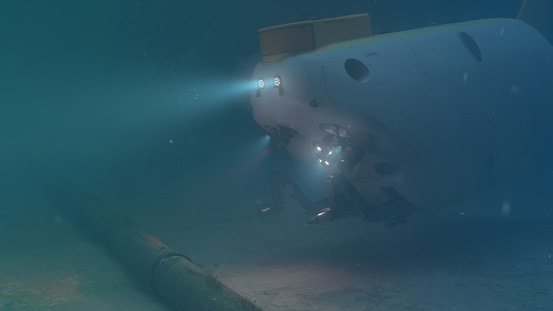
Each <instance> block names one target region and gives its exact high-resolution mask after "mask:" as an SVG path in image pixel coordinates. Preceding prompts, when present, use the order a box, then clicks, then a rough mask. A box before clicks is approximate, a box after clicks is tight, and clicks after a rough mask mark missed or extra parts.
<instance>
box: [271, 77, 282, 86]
mask: <svg viewBox="0 0 553 311" xmlns="http://www.w3.org/2000/svg"><path fill="white" fill-rule="evenodd" d="M281 82H282V80H281V79H280V77H279V76H275V77H274V78H273V87H280V84H281Z"/></svg>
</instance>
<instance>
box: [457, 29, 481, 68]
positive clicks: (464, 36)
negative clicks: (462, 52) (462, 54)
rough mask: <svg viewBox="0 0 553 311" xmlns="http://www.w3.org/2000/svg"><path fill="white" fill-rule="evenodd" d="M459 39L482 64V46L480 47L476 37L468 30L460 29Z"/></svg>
mask: <svg viewBox="0 0 553 311" xmlns="http://www.w3.org/2000/svg"><path fill="white" fill-rule="evenodd" d="M459 39H461V41H462V42H463V45H464V46H465V48H467V50H468V51H469V53H470V55H472V57H474V59H476V61H477V62H478V63H480V64H482V53H481V52H480V48H479V47H478V44H477V43H476V41H474V39H473V38H472V37H471V36H470V35H469V34H468V33H466V32H463V31H460V32H459Z"/></svg>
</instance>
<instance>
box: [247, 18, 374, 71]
mask: <svg viewBox="0 0 553 311" xmlns="http://www.w3.org/2000/svg"><path fill="white" fill-rule="evenodd" d="M258 34H259V43H260V46H261V56H263V62H265V63H271V62H276V61H279V60H281V59H284V58H286V57H290V56H293V55H297V54H301V53H307V52H310V51H313V50H315V49H318V48H320V47H323V46H325V45H328V44H331V43H335V42H340V41H347V40H353V39H359V38H365V37H370V36H371V35H372V31H371V21H370V17H369V14H366V13H363V14H355V15H348V16H342V17H335V18H325V19H319V20H310V21H302V22H296V23H290V24H284V25H279V26H273V27H268V28H263V29H260V30H258Z"/></svg>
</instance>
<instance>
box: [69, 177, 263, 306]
mask: <svg viewBox="0 0 553 311" xmlns="http://www.w3.org/2000/svg"><path fill="white" fill-rule="evenodd" d="M60 201H61V205H62V208H63V209H64V210H65V211H66V212H67V213H69V214H70V215H71V216H73V218H75V219H76V220H77V221H78V222H80V223H81V224H82V226H83V227H84V229H85V230H86V231H88V232H89V233H90V234H91V235H92V236H94V237H96V238H98V239H100V240H101V241H102V242H103V243H104V244H105V245H106V246H107V248H108V249H109V250H110V251H111V252H112V253H113V254H114V255H115V256H116V257H117V258H118V259H119V260H121V261H122V262H123V263H124V264H125V265H127V266H128V268H129V269H130V270H131V271H133V272H134V273H135V274H136V275H137V276H138V277H139V278H141V279H142V280H144V281H145V282H148V283H149V285H150V287H151V288H152V289H153V290H154V291H155V292H156V293H157V294H158V295H160V296H161V297H163V298H164V299H165V300H166V301H168V302H169V303H170V304H172V305H173V306H174V307H175V308H176V309H177V310H192V311H198V310H210V311H223V310H224V311H234V310H236V311H261V309H260V308H259V307H257V306H255V305H254V304H253V303H252V302H251V301H249V300H248V299H246V298H244V297H242V296H240V295H239V294H237V293H236V292H235V291H233V290H232V289H230V288H228V287H227V286H226V285H224V284H223V283H221V282H220V281H218V280H217V279H216V278H215V277H214V276H213V275H211V274H209V273H207V272H204V271H203V270H202V269H200V268H199V267H197V266H196V265H195V264H194V263H193V262H192V260H190V258H188V257H187V256H186V255H184V254H182V253H180V252H176V251H174V250H172V249H171V248H169V247H168V246H167V245H165V244H163V243H162V242H160V241H158V240H157V239H155V238H154V237H152V236H150V235H148V234H147V233H145V232H144V231H143V230H142V229H140V227H138V225H137V224H136V223H134V222H133V221H132V220H130V219H128V218H126V217H124V216H122V215H121V214H119V213H117V212H116V211H114V210H113V209H112V208H110V207H108V206H107V205H106V204H104V202H102V200H100V199H98V198H94V197H92V196H90V195H89V194H88V193H86V192H85V191H83V190H82V189H81V188H79V187H78V186H76V185H66V186H64V187H63V188H62V190H61V191H60Z"/></svg>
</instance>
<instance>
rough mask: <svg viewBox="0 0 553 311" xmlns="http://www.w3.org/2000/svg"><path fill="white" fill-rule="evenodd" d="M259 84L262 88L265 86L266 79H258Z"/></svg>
mask: <svg viewBox="0 0 553 311" xmlns="http://www.w3.org/2000/svg"><path fill="white" fill-rule="evenodd" d="M257 85H258V86H259V88H260V89H264V88H265V81H264V80H263V78H259V80H257Z"/></svg>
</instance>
